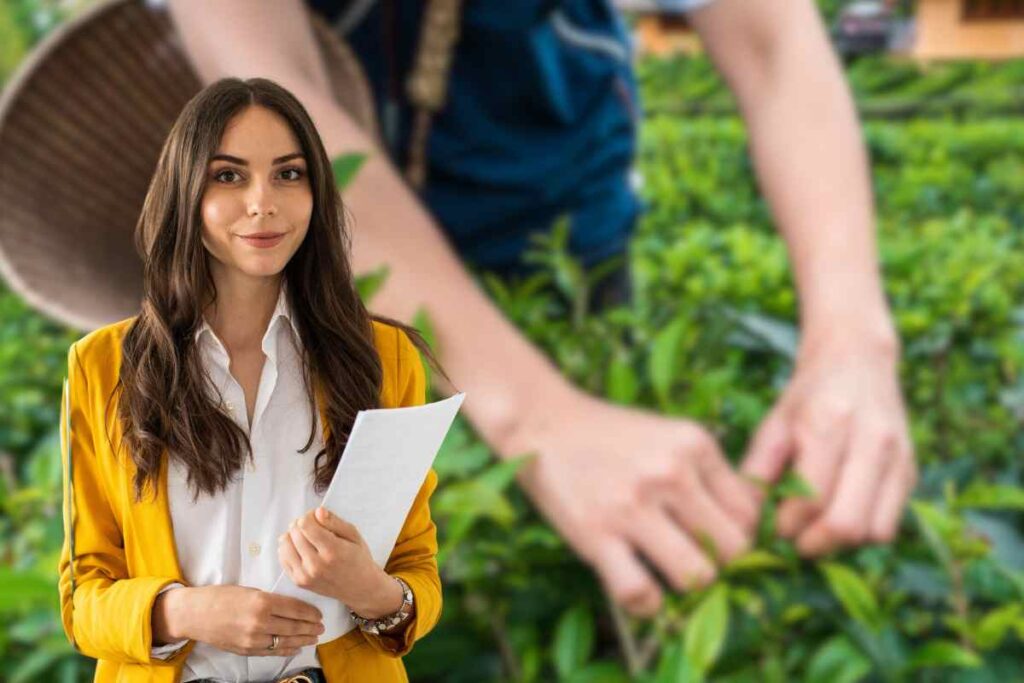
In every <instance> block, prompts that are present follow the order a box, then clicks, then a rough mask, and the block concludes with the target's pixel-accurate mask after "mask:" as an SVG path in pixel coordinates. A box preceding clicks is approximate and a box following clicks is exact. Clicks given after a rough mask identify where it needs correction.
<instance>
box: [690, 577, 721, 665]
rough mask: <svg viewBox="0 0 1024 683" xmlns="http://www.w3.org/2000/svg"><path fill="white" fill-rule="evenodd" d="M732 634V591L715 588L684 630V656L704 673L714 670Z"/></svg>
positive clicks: (718, 586)
mask: <svg viewBox="0 0 1024 683" xmlns="http://www.w3.org/2000/svg"><path fill="white" fill-rule="evenodd" d="M728 631H729V589H728V588H727V587H726V586H725V584H723V583H719V584H717V585H715V586H713V587H712V588H711V589H710V590H709V591H708V594H707V595H706V596H705V597H704V599H703V600H701V602H700V604H699V605H697V609H695V610H694V611H693V614H691V615H690V618H689V620H688V621H687V623H686V629H685V630H684V631H683V654H684V655H685V658H686V660H687V661H688V662H690V663H692V664H693V666H694V668H696V669H697V671H698V672H700V673H701V674H705V673H707V672H708V671H710V670H711V667H712V666H714V665H715V661H717V659H718V655H719V654H720V653H721V651H722V645H723V644H724V643H725V637H726V635H727V634H728Z"/></svg>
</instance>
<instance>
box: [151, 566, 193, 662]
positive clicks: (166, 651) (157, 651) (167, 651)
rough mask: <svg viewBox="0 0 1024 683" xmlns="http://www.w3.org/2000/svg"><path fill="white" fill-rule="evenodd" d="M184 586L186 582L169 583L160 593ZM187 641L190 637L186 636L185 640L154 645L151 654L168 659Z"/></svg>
mask: <svg viewBox="0 0 1024 683" xmlns="http://www.w3.org/2000/svg"><path fill="white" fill-rule="evenodd" d="M184 587H185V586H184V584H181V583H177V582H175V583H171V584H168V585H166V586H164V587H163V588H161V589H160V593H164V592H166V591H169V590H171V589H172V588H184ZM160 593H157V595H160ZM186 643H188V638H185V639H184V640H179V641H178V642H176V643H167V644H166V645H154V646H153V647H152V648H150V654H151V655H152V656H154V657H158V658H159V659H168V658H170V657H171V656H172V655H173V654H174V653H175V652H177V651H178V650H180V649H181V648H182V647H183V646H184V645H185V644H186Z"/></svg>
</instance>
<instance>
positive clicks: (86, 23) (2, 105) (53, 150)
mask: <svg viewBox="0 0 1024 683" xmlns="http://www.w3.org/2000/svg"><path fill="white" fill-rule="evenodd" d="M311 19H312V22H313V26H314V32H315V35H316V37H317V41H318V43H319V45H320V49H321V54H322V55H323V57H324V60H325V62H326V64H327V70H328V73H329V74H330V76H331V81H332V83H331V85H332V88H333V91H334V96H335V98H336V99H337V101H338V102H339V104H340V105H341V106H342V107H344V108H345V109H346V111H348V112H349V114H351V115H352V116H353V118H354V119H355V120H356V121H357V122H358V123H359V124H360V125H362V126H363V128H364V129H365V130H368V131H371V133H372V135H373V136H374V137H375V138H377V139H379V135H378V132H377V124H376V117H375V114H374V110H373V100H372V98H371V96H370V91H369V88H368V86H367V83H366V80H365V78H364V76H363V73H362V70H361V68H360V66H359V63H358V61H357V60H356V58H355V57H354V55H353V54H352V52H351V51H350V50H349V48H348V47H347V46H346V45H345V44H344V43H343V42H342V41H341V39H340V38H339V37H338V36H337V35H336V34H335V33H334V32H333V31H332V30H331V28H330V26H328V25H327V23H326V22H324V21H323V20H322V19H321V18H320V17H319V16H317V15H311ZM201 87H202V84H201V83H200V81H199V79H198V77H197V76H196V74H195V72H194V71H193V69H192V67H191V65H190V63H189V61H188V58H187V57H186V56H185V54H184V52H183V51H182V48H181V45H180V40H179V37H178V36H177V34H176V32H175V29H174V27H173V24H172V23H171V19H170V17H169V16H168V15H167V12H166V10H164V9H163V8H160V7H154V6H152V5H148V4H146V3H145V2H142V1H141V0H114V1H104V2H101V3H99V4H98V5H96V6H94V7H92V8H90V9H89V11H87V12H85V13H83V14H82V15H81V16H79V17H77V18H75V19H73V20H71V21H69V22H67V23H66V24H64V25H63V26H61V27H60V28H58V29H57V30H55V31H54V33H53V34H51V35H50V36H48V37H47V39H46V40H45V41H44V42H43V43H42V44H40V45H39V46H38V47H37V48H36V49H35V50H34V51H33V52H32V53H31V54H30V55H29V56H28V58H27V59H26V60H25V61H24V62H23V63H22V65H21V68H20V69H19V71H18V72H17V73H16V74H15V75H14V77H13V78H12V80H11V82H10V83H9V85H8V87H7V88H6V89H5V91H4V92H3V95H2V97H0V275H2V276H3V277H4V279H5V280H6V281H7V283H8V285H9V286H10V287H11V288H12V289H13V290H14V291H15V292H17V293H18V294H19V295H21V296H22V297H23V298H24V299H25V301H27V302H28V304H29V305H30V306H32V307H33V308H35V309H37V310H38V311H40V312H41V313H43V314H44V315H46V316H48V317H50V318H53V319H55V320H56V321H58V322H60V323H63V324H66V325H70V326H72V327H75V328H78V329H81V330H85V331H91V330H93V329H96V328H97V327H100V326H103V325H106V324H108V323H111V322H115V321H118V320H122V319H124V318H127V317H129V316H132V315H135V314H136V313H137V312H138V311H139V307H140V301H141V297H142V262H141V261H140V260H139V257H138V255H137V254H136V253H135V249H134V247H133V244H132V233H133V232H134V230H135V224H136V221H137V220H138V216H139V212H140V210H141V208H142V202H143V199H144V198H145V194H146V190H147V189H148V186H149V182H150V178H151V177H152V175H153V171H154V169H155V167H156V161H157V158H158V156H159V153H160V148H161V146H162V145H163V142H164V139H165V138H166V137H167V133H168V132H169V131H170V128H171V125H172V124H173V123H174V120H175V119H176V118H177V116H178V114H179V113H180V112H181V110H182V108H183V107H184V105H185V103H186V102H187V101H188V100H189V99H191V98H192V96H193V95H195V94H196V93H197V92H198V91H199V90H200V89H201Z"/></svg>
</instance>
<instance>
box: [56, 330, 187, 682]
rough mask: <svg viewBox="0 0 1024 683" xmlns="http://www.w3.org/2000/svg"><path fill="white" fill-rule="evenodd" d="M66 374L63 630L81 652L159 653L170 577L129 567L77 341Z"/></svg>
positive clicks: (101, 655) (147, 656)
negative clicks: (159, 624) (155, 647)
mask: <svg viewBox="0 0 1024 683" xmlns="http://www.w3.org/2000/svg"><path fill="white" fill-rule="evenodd" d="M68 382H69V389H68V391H67V392H65V396H64V400H62V402H61V423H60V432H61V470H62V481H63V483H64V492H65V494H64V500H63V508H62V510H63V512H64V515H63V519H64V543H63V545H62V547H61V554H60V559H59V561H58V567H57V570H58V575H59V580H58V589H59V594H60V604H61V623H62V625H63V628H64V633H65V635H66V636H67V637H68V640H69V641H70V642H71V643H72V644H73V645H74V646H75V648H76V649H77V650H78V651H79V652H81V653H82V654H84V655H87V656H89V657H93V658H95V659H106V660H111V661H118V662H127V663H143V664H148V663H153V662H155V661H163V659H162V658H160V657H156V656H154V655H153V653H152V608H153V603H154V601H155V600H156V597H157V594H158V593H159V592H160V591H161V589H162V588H164V587H165V586H167V585H169V584H171V583H173V582H174V578H173V577H152V576H145V577H129V575H128V568H127V562H126V559H125V553H124V539H123V536H122V534H121V528H120V525H119V523H118V520H117V518H116V516H115V514H114V512H113V508H112V506H111V505H110V501H109V498H108V496H107V492H106V490H105V482H104V478H103V475H102V469H101V467H100V463H99V462H98V461H97V450H96V449H95V448H94V440H93V429H92V425H93V424H94V419H95V418H94V411H93V408H94V403H93V401H92V396H91V395H90V392H89V386H88V379H87V373H86V372H84V371H83V368H82V362H81V359H80V357H79V354H78V350H77V343H76V344H72V346H71V348H70V349H69V351H68ZM68 403H70V411H69V410H68ZM101 405H102V402H101ZM69 426H70V434H68V428H69ZM69 445H70V448H71V456H72V457H71V459H70V462H69V458H68V447H69ZM69 465H70V466H69ZM69 484H70V487H69ZM69 488H70V491H69ZM72 521H73V524H74V526H73V531H72ZM72 537H73V539H74V551H75V557H74V564H73V565H72V563H71V540H72ZM72 570H74V571H73V572H72ZM72 581H73V582H74V586H73V587H72Z"/></svg>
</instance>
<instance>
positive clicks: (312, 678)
mask: <svg viewBox="0 0 1024 683" xmlns="http://www.w3.org/2000/svg"><path fill="white" fill-rule="evenodd" d="M188 683H220V682H219V681H218V680H217V679H215V678H193V679H192V680H191V681H188ZM274 683H327V679H326V678H325V677H324V670H323V669H321V668H319V667H316V666H313V667H310V668H308V669H303V670H302V671H300V672H298V673H294V674H291V675H290V676H285V677H284V678H278V679H275V680H274Z"/></svg>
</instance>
